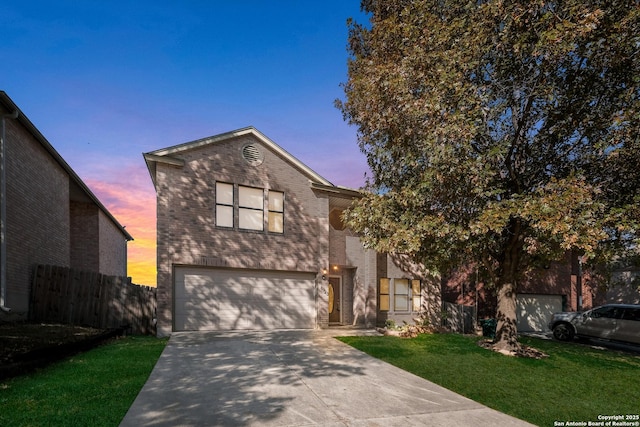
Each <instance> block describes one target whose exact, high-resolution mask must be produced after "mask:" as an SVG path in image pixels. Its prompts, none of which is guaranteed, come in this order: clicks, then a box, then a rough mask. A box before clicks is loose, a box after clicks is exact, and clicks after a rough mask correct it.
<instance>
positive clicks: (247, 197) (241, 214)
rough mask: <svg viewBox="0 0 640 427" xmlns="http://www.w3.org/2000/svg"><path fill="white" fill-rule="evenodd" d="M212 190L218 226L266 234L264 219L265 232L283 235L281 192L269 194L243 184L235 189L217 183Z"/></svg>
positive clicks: (232, 186) (225, 184)
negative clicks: (213, 190) (214, 191)
mask: <svg viewBox="0 0 640 427" xmlns="http://www.w3.org/2000/svg"><path fill="white" fill-rule="evenodd" d="M215 188H216V194H215V199H216V212H215V217H216V225H217V226H218V227H228V228H237V229H241V230H253V231H265V219H266V223H267V231H268V232H270V233H279V234H282V233H284V193H283V192H282V191H268V190H264V189H263V188H256V187H249V186H245V185H238V186H235V185H234V184H230V183H226V182H216V185H215ZM236 191H237V195H236ZM265 197H266V200H267V201H266V202H265ZM265 205H266V206H265ZM265 208H266V209H265ZM265 215H266V216H265Z"/></svg>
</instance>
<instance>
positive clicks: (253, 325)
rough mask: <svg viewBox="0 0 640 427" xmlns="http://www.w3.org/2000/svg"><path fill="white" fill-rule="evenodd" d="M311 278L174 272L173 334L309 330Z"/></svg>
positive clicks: (312, 320) (280, 273) (212, 271)
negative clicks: (177, 332)
mask: <svg viewBox="0 0 640 427" xmlns="http://www.w3.org/2000/svg"><path fill="white" fill-rule="evenodd" d="M315 300H316V291H315V274H314V273H306V272H290V271H271V270H244V269H229V268H198V267H176V268H175V269H174V330H175V331H228V330H239V329H240V330H263V329H312V328H314V327H315V325H316V309H315Z"/></svg>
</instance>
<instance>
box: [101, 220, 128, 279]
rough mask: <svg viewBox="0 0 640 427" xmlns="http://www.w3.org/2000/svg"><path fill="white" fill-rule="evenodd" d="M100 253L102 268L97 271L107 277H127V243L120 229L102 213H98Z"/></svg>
mask: <svg viewBox="0 0 640 427" xmlns="http://www.w3.org/2000/svg"><path fill="white" fill-rule="evenodd" d="M98 225H99V233H98V234H99V238H98V244H99V248H98V252H99V258H100V267H99V269H98V270H97V271H99V272H100V273H101V274H105V275H107V276H122V277H126V276H127V241H126V239H125V238H124V236H123V235H122V233H121V232H120V229H119V228H118V227H116V225H115V224H114V223H113V221H111V220H110V219H109V218H108V217H107V216H106V215H105V214H104V212H102V211H100V210H99V211H98Z"/></svg>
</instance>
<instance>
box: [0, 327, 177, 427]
mask: <svg viewBox="0 0 640 427" xmlns="http://www.w3.org/2000/svg"><path fill="white" fill-rule="evenodd" d="M166 343H167V340H160V339H157V338H155V337H143V336H130V337H127V338H122V339H118V340H116V341H114V342H112V343H110V344H108V345H104V346H101V347H98V348H95V349H93V350H90V351H88V352H86V353H82V354H78V355H76V356H74V357H72V358H70V359H67V360H65V361H63V362H59V363H56V364H55V365H52V366H50V367H48V368H46V369H43V370H42V371H39V372H35V373H32V374H28V375H25V376H23V377H17V378H12V379H10V380H6V381H5V382H3V383H0V390H1V391H0V423H1V424H3V425H7V426H46V425H56V426H89V425H90V426H116V425H118V424H119V423H120V421H121V420H122V418H123V417H124V415H125V414H126V412H127V410H128V409H129V407H130V406H131V404H132V403H133V401H134V399H135V398H136V396H137V395H138V393H139V392H140V389H141V388H142V386H143V385H144V383H145V382H146V380H147V378H148V377H149V374H150V373H151V370H152V369H153V367H154V365H155V363H156V361H157V360H158V357H159V356H160V353H162V350H163V349H164V347H165V345H166Z"/></svg>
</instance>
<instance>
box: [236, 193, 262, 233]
mask: <svg viewBox="0 0 640 427" xmlns="http://www.w3.org/2000/svg"><path fill="white" fill-rule="evenodd" d="M238 228H243V229H245V230H258V231H262V230H264V190H263V189H261V188H253V187H243V186H239V187H238Z"/></svg>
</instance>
